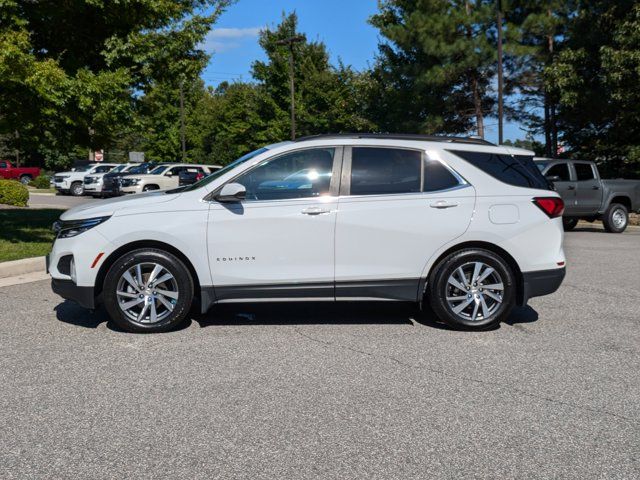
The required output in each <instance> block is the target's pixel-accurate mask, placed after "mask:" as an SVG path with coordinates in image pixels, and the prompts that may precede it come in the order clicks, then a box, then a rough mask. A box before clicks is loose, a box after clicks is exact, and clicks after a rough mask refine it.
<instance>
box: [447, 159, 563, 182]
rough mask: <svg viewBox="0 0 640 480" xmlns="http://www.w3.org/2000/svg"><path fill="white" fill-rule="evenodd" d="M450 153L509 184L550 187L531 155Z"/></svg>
mask: <svg viewBox="0 0 640 480" xmlns="http://www.w3.org/2000/svg"><path fill="white" fill-rule="evenodd" d="M451 153H453V154H455V155H457V156H458V157H460V158H463V159H464V160H466V161H467V162H469V163H470V164H472V165H473V166H474V167H477V168H479V169H480V170H482V171H483V172H485V173H487V174H489V175H491V176H492V177H494V178H496V179H497V180H500V181H501V182H504V183H508V184H509V185H514V186H516V187H526V188H539V189H544V190H549V188H550V187H549V184H548V183H547V181H546V179H545V178H544V177H543V176H542V173H540V170H539V169H538V168H537V167H536V166H535V163H534V162H533V157H527V156H524V155H504V154H497V153H484V152H469V151H459V150H458V151H455V150H452V151H451Z"/></svg>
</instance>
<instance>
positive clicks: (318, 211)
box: [301, 207, 331, 215]
mask: <svg viewBox="0 0 640 480" xmlns="http://www.w3.org/2000/svg"><path fill="white" fill-rule="evenodd" d="M301 213H303V214H304V215H322V214H323V213H331V210H327V209H326V208H321V207H309V208H305V209H304V210H302V212H301Z"/></svg>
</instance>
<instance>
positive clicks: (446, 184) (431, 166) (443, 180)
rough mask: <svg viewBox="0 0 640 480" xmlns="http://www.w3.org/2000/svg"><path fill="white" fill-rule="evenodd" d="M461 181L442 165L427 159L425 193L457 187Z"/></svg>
mask: <svg viewBox="0 0 640 480" xmlns="http://www.w3.org/2000/svg"><path fill="white" fill-rule="evenodd" d="M459 183H460V182H459V181H458V179H457V178H456V177H454V176H453V174H452V173H451V172H450V171H449V169H448V168H447V167H445V166H444V165H443V164H442V163H440V162H439V161H437V160H431V159H427V160H425V163H424V191H425V192H437V191H439V190H447V189H449V188H453V187H457V186H458V185H459Z"/></svg>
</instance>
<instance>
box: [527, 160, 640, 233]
mask: <svg viewBox="0 0 640 480" xmlns="http://www.w3.org/2000/svg"><path fill="white" fill-rule="evenodd" d="M534 160H535V162H536V165H537V166H538V168H539V169H540V171H541V172H542V174H543V175H544V176H545V177H546V178H547V180H548V181H549V182H552V183H553V184H554V186H555V189H556V191H557V192H558V193H559V194H560V195H561V196H562V199H563V200H564V203H565V210H564V216H563V223H564V228H565V230H571V229H573V228H574V227H575V226H576V224H577V223H578V220H587V221H590V222H593V221H595V220H602V223H603V224H604V228H605V230H606V231H607V232H613V233H621V232H624V230H625V229H626V228H627V225H628V224H629V212H638V211H640V180H622V179H620V180H602V179H601V178H600V174H599V172H598V167H597V166H596V164H595V163H593V162H587V161H584V160H558V159H555V160H552V159H547V158H536V159H534Z"/></svg>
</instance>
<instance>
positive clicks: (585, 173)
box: [573, 163, 596, 182]
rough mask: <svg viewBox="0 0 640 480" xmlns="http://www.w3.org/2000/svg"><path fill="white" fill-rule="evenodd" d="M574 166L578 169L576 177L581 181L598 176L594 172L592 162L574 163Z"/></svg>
mask: <svg viewBox="0 0 640 480" xmlns="http://www.w3.org/2000/svg"><path fill="white" fill-rule="evenodd" d="M573 167H574V168H575V169H576V177H577V179H578V181H579V182H585V181H589V180H593V179H595V178H596V176H595V175H594V174H593V168H591V164H590V163H574V164H573Z"/></svg>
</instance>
